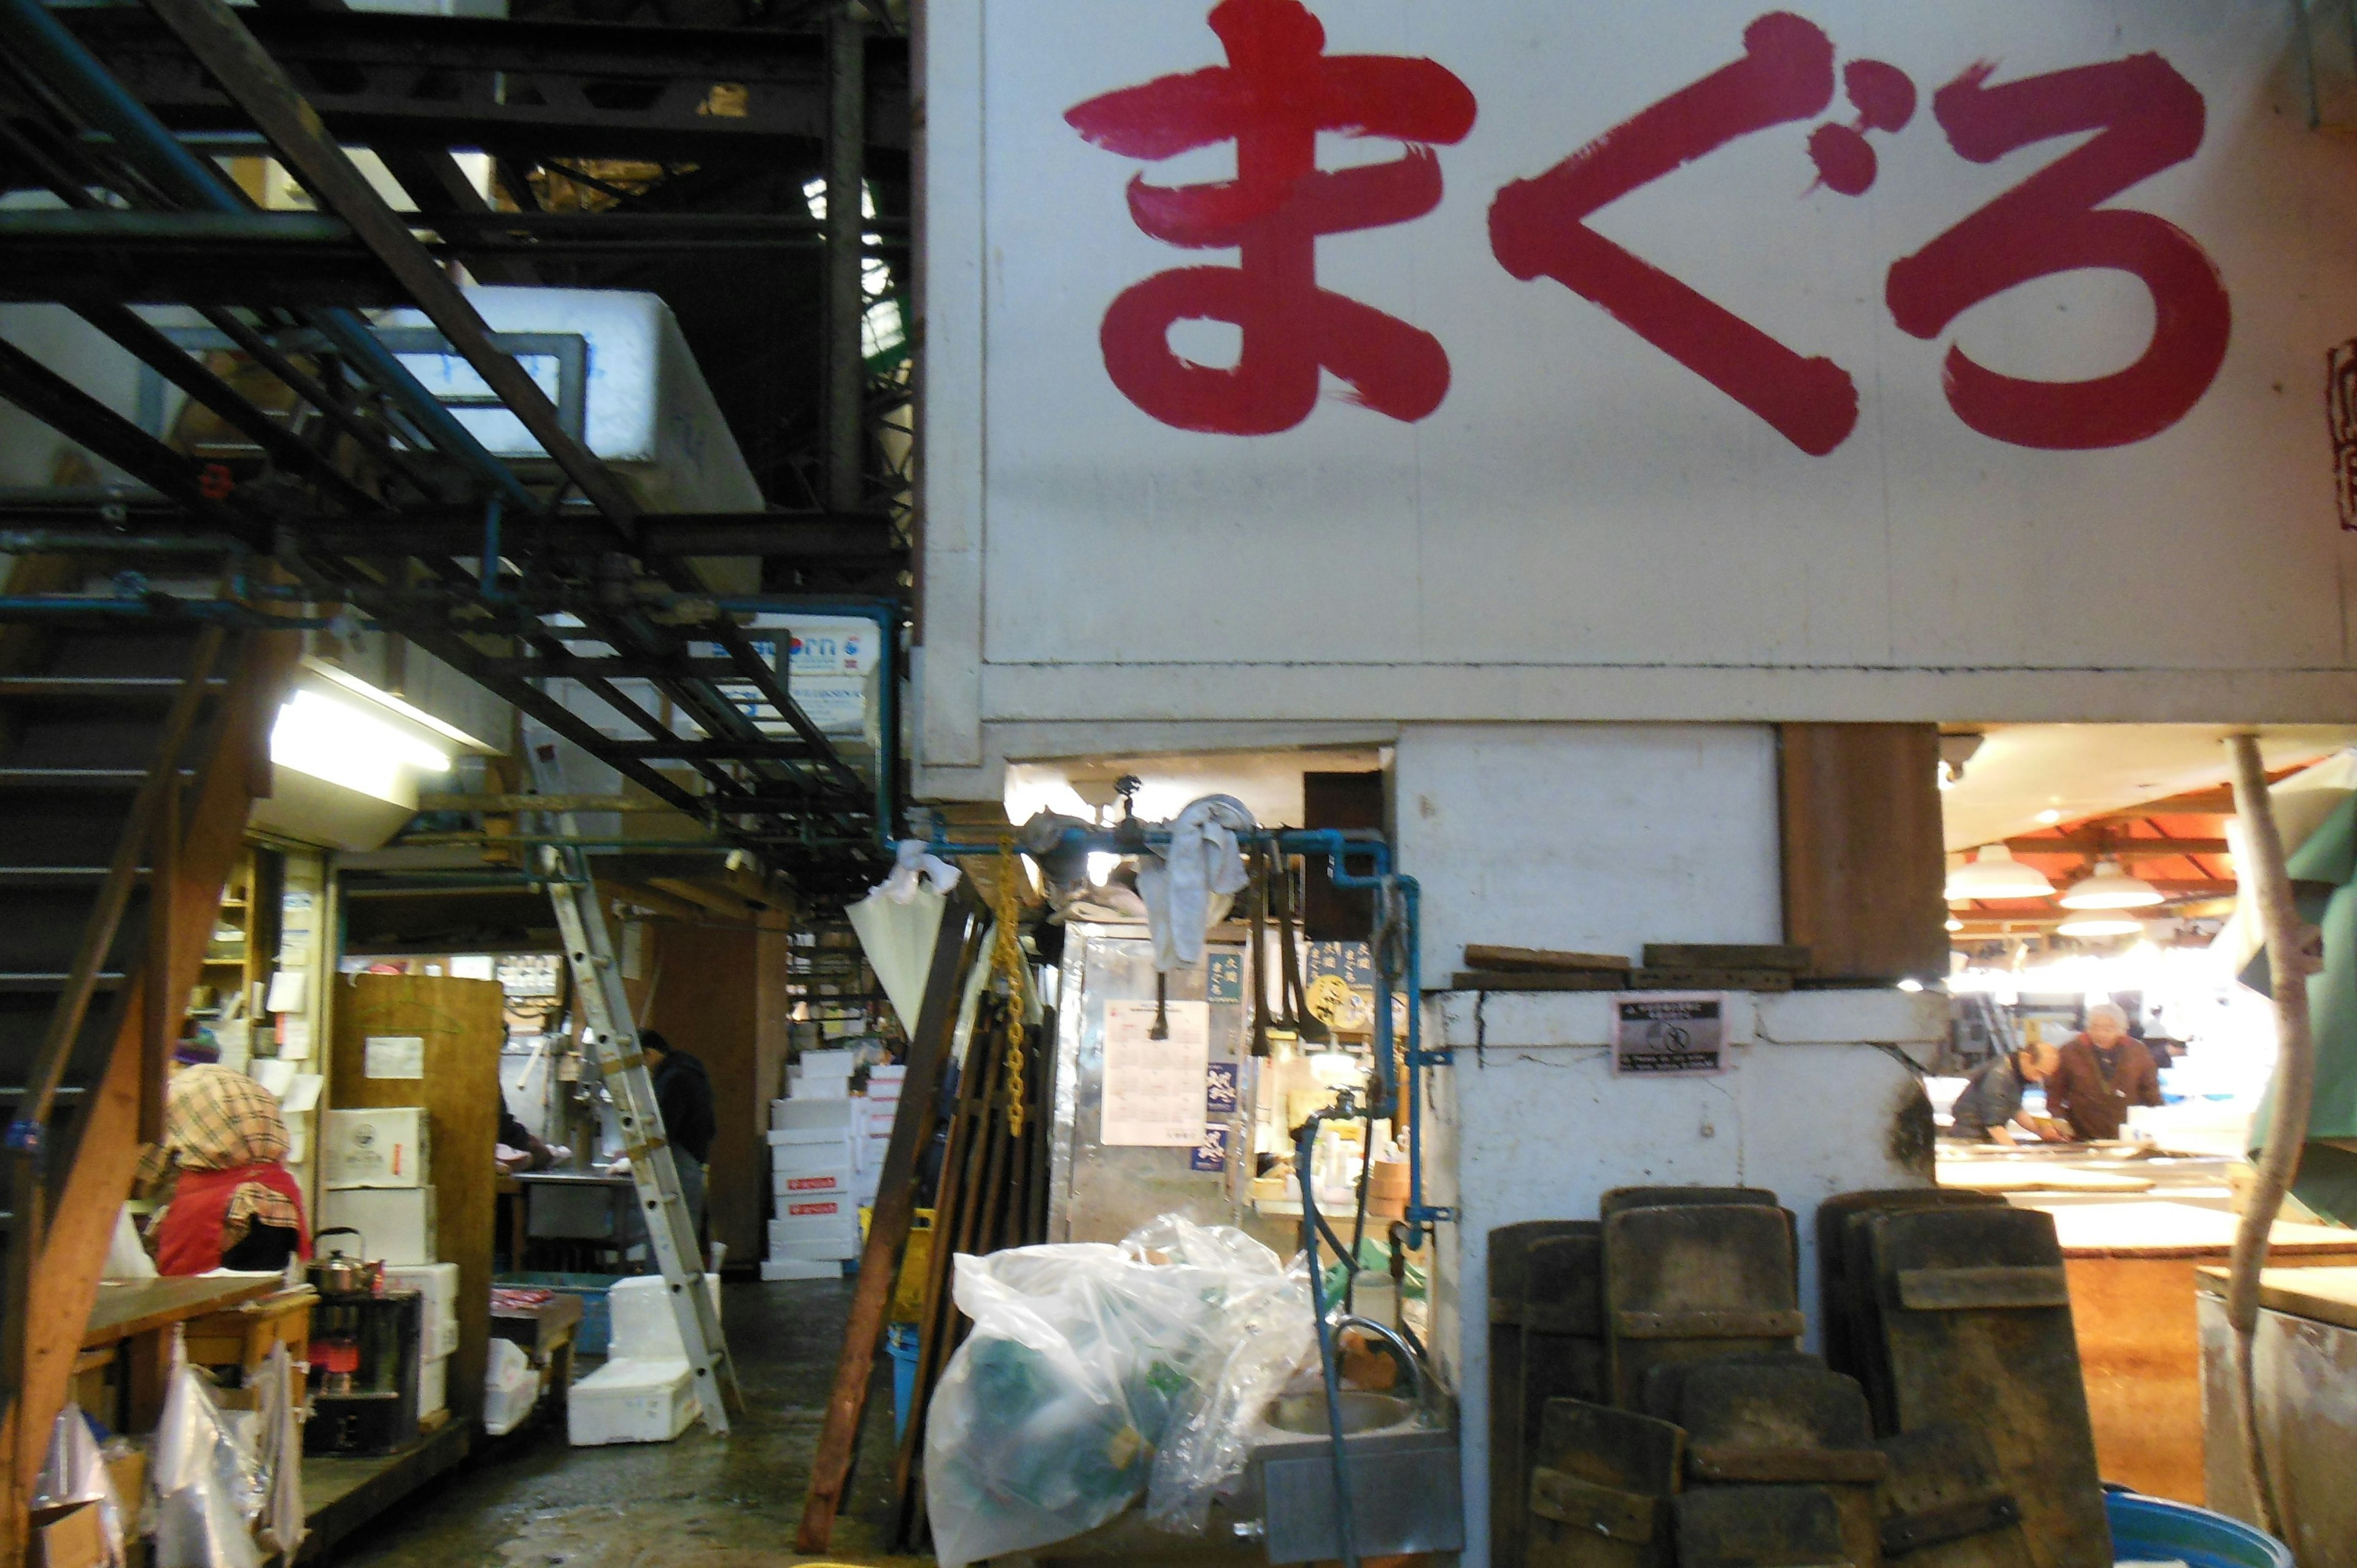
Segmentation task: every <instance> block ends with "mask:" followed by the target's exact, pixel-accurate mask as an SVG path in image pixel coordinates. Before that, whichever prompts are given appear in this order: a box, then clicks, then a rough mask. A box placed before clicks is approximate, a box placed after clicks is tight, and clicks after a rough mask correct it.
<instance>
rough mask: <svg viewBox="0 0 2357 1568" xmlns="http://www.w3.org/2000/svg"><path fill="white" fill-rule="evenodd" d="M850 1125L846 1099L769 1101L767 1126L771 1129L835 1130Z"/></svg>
mask: <svg viewBox="0 0 2357 1568" xmlns="http://www.w3.org/2000/svg"><path fill="white" fill-rule="evenodd" d="M850 1125H851V1101H849V1100H848V1099H837V1100H801V1099H796V1100H772V1101H770V1131H771V1132H773V1133H802V1132H826V1133H839V1132H841V1131H843V1129H845V1128H846V1127H848V1126H850Z"/></svg>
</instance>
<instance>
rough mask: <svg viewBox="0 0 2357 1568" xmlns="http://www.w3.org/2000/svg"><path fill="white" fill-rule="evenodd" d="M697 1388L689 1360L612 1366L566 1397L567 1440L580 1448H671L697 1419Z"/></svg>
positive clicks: (617, 1362)
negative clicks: (649, 1445) (646, 1445)
mask: <svg viewBox="0 0 2357 1568" xmlns="http://www.w3.org/2000/svg"><path fill="white" fill-rule="evenodd" d="M694 1386H695V1374H694V1372H693V1371H691V1370H690V1369H689V1368H688V1364H687V1363H686V1362H685V1361H682V1360H673V1359H662V1360H649V1361H639V1360H632V1359H628V1358H624V1359H619V1360H612V1361H608V1362H607V1363H606V1364H605V1365H604V1366H602V1367H600V1368H598V1369H597V1370H596V1371H594V1372H592V1373H590V1374H589V1375H588V1376H587V1377H586V1378H584V1379H582V1380H580V1381H579V1382H577V1383H576V1384H574V1385H573V1388H572V1390H571V1391H570V1392H569V1393H568V1394H567V1396H566V1400H565V1436H566V1438H567V1439H568V1440H569V1441H570V1442H571V1443H572V1444H573V1445H574V1446H575V1447H576V1448H594V1447H597V1446H598V1445H600V1444H607V1443H668V1442H670V1441H671V1440H672V1439H673V1438H674V1437H677V1436H678V1435H679V1434H681V1433H683V1432H684V1431H686V1430H687V1423H689V1422H691V1421H693V1420H694V1419H695V1393H694Z"/></svg>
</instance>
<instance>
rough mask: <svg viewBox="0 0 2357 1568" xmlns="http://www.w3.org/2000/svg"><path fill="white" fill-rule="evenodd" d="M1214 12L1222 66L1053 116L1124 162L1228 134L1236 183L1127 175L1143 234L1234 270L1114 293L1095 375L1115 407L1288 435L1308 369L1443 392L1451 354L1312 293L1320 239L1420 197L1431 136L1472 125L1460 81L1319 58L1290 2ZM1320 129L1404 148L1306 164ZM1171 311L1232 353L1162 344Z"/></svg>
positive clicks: (1401, 401) (1426, 192)
mask: <svg viewBox="0 0 2357 1568" xmlns="http://www.w3.org/2000/svg"><path fill="white" fill-rule="evenodd" d="M1211 30H1212V31H1213V32H1214V33H1216V34H1217V35H1218V36H1219V38H1220V41H1221V43H1222V44H1223V45H1224V46H1226V49H1227V56H1228V63H1227V64H1226V65H1224V66H1215V67H1212V68H1211V69H1209V70H1198V71H1193V72H1190V73H1189V74H1186V75H1180V76H1166V77H1161V78H1158V79H1157V80H1156V81H1149V82H1146V83H1144V84H1143V85H1141V86H1137V87H1129V88H1124V89H1122V90H1120V91H1115V92H1109V93H1106V94H1104V95H1103V97H1100V98H1092V99H1091V100H1089V101H1088V102H1085V103H1082V104H1080V105H1079V106H1077V107H1076V108H1074V109H1072V110H1071V112H1069V113H1067V114H1066V115H1065V116H1064V118H1065V120H1066V121H1067V122H1068V123H1069V124H1071V126H1072V127H1073V129H1075V130H1077V131H1079V132H1080V133H1081V134H1082V136H1084V137H1086V138H1087V139H1088V140H1089V141H1090V142H1091V143H1092V145H1096V146H1100V147H1103V148H1104V149H1105V150H1106V151H1108V152H1114V153H1119V154H1121V155H1123V156H1127V157H1136V158H1167V157H1172V156H1177V155H1179V154H1180V153H1184V152H1189V151H1191V150H1193V149H1195V148H1198V147H1204V146H1210V145H1215V144H1217V143H1221V142H1228V141H1232V142H1233V143H1235V145H1236V177H1235V178H1234V179H1233V180H1229V181H1221V182H1218V183H1213V184H1202V185H1189V186H1178V187H1169V186H1156V185H1148V184H1146V181H1145V179H1144V178H1143V177H1138V178H1135V179H1133V180H1131V182H1130V186H1129V210H1130V215H1131V216H1132V218H1134V219H1135V220H1136V223H1137V226H1138V227H1139V228H1140V229H1142V230H1144V231H1146V233H1148V234H1150V235H1152V236H1153V237H1154V238H1156V239H1157V240H1162V241H1166V242H1168V243H1170V244H1173V245H1181V246H1185V247H1188V248H1189V249H1196V250H1215V249H1226V248H1233V249H1234V250H1235V251H1236V252H1237V253H1238V255H1237V264H1236V265H1234V266H1232V267H1226V266H1204V267H1182V268H1179V269H1177V270H1175V271H1172V272H1167V273H1160V274H1156V275H1155V276H1153V277H1150V278H1147V279H1146V281H1145V282H1143V283H1140V284H1137V285H1134V286H1132V287H1130V288H1128V289H1126V290H1125V291H1124V292H1123V293H1122V294H1121V295H1119V296H1117V297H1116V298H1115V299H1114V302H1113V305H1112V306H1111V307H1110V308H1109V309H1108V310H1106V312H1105V316H1104V323H1103V328H1102V329H1101V332H1100V334H1099V338H1100V342H1101V345H1102V347H1103V351H1104V363H1105V370H1106V372H1107V373H1108V374H1110V375H1111V376H1112V378H1113V381H1114V385H1115V386H1117V387H1119V388H1120V389H1121V392H1122V393H1123V395H1124V396H1125V397H1127V398H1128V399H1129V401H1130V402H1132V403H1135V404H1136V405H1137V406H1138V407H1139V408H1140V409H1142V410H1144V411H1145V412H1146V413H1148V414H1150V415H1152V416H1153V417H1154V418H1156V419H1157V420H1160V421H1161V422H1162V423H1164V424H1171V425H1176V426H1178V427H1179V428H1180V429H1182V430H1200V431H1211V432H1216V433H1220V434H1224V435H1268V434H1272V433H1274V432H1276V431H1280V430H1289V429H1291V428H1292V427H1293V426H1295V425H1297V424H1300V423H1301V422H1302V421H1303V420H1304V419H1306V418H1308V416H1309V412H1310V410H1311V409H1312V408H1313V407H1314V406H1316V403H1317V400H1318V377H1319V372H1320V371H1333V372H1334V374H1335V375H1336V376H1338V377H1340V379H1341V380H1342V381H1344V382H1346V383H1348V384H1349V386H1350V387H1351V393H1352V396H1353V398H1354V400H1355V401H1356V402H1358V403H1362V404H1364V405H1365V406H1367V407H1369V408H1372V409H1373V410H1375V411H1376V412H1378V413H1386V414H1389V415H1391V416H1392V417H1393V418H1394V419H1400V420H1416V419H1422V418H1423V417H1424V416H1425V415H1426V414H1428V413H1431V412H1432V411H1433V410H1434V409H1436V408H1437V407H1439V406H1440V401H1441V399H1442V398H1443V397H1445V396H1446V395H1447V394H1448V354H1447V353H1446V352H1445V351H1443V349H1441V346H1440V343H1439V341H1438V340H1437V338H1434V337H1433V336H1432V335H1431V334H1430V333H1427V332H1425V331H1423V330H1421V329H1419V328H1415V327H1412V326H1410V325H1409V324H1408V323H1406V322H1405V321H1402V320H1400V319H1399V318H1398V317H1393V316H1388V315H1385V314H1384V313H1383V312H1382V311H1380V310H1377V309H1375V308H1373V307H1372V306H1368V305H1364V304H1361V303H1360V302H1359V301H1357V300H1353V299H1348V298H1345V297H1343V296H1342V295H1338V294H1334V293H1332V292H1330V291H1329V290H1327V289H1323V288H1320V287H1319V286H1318V267H1317V242H1318V236H1319V235H1322V234H1340V233H1347V232H1350V231H1353V230H1361V229H1372V228H1378V227H1381V226H1383V225H1385V224H1391V223H1402V222H1405V221H1407V220H1410V219H1413V218H1417V217H1421V216H1422V215H1424V214H1425V213H1426V212H1429V211H1431V210H1432V209H1433V208H1435V207H1436V206H1437V205H1438V204H1439V201H1440V188H1441V183H1440V163H1439V159H1438V156H1437V155H1436V154H1435V153H1434V152H1433V150H1432V149H1433V147H1434V146H1435V145H1448V144H1451V143H1455V142H1457V141H1459V140H1461V139H1462V138H1463V137H1464V135H1465V134H1466V133H1467V132H1468V131H1469V130H1471V129H1472V126H1473V115H1474V102H1473V95H1472V93H1471V92H1469V91H1467V89H1466V87H1465V84H1464V83H1463V82H1461V81H1458V80H1457V78H1456V77H1454V76H1452V75H1451V74H1449V72H1448V71H1447V70H1443V69H1442V68H1441V67H1440V66H1438V65H1437V64H1435V63H1434V62H1433V61H1431V60H1428V59H1408V58H1405V57H1395V56H1383V55H1328V54H1327V53H1326V52H1325V48H1326V32H1325V29H1324V28H1323V27H1320V26H1319V25H1318V19H1317V18H1316V17H1315V16H1311V15H1310V14H1309V12H1308V10H1306V9H1304V8H1303V7H1302V6H1301V5H1299V4H1297V0H1222V4H1221V5H1218V6H1217V7H1215V8H1214V9H1213V10H1212V12H1211ZM1321 131H1335V132H1341V133H1344V134H1350V135H1356V136H1377V137H1384V138H1390V139H1395V140H1398V141H1401V142H1405V143H1406V144H1408V145H1407V148H1406V150H1405V153H1404V154H1403V155H1402V156H1399V157H1397V158H1394V159H1392V160H1391V161H1389V162H1385V163H1379V164H1372V165H1364V166H1357V167H1351V168H1343V169H1321V168H1319V167H1318V166H1317V138H1318V133H1319V132H1321ZM1186 320H1204V321H1224V322H1229V323H1232V324H1233V325H1234V326H1235V327H1236V328H1238V330H1239V331H1240V333H1241V334H1242V338H1243V349H1242V352H1241V354H1240V355H1239V357H1238V359H1237V361H1236V363H1235V364H1234V365H1233V366H1232V367H1228V368H1221V367H1216V366H1211V365H1201V364H1197V363H1194V362H1192V361H1190V360H1186V359H1184V358H1182V357H1180V356H1179V354H1178V353H1176V352H1174V351H1173V350H1172V349H1171V347H1170V342H1169V333H1170V328H1171V327H1172V326H1173V325H1174V324H1175V323H1177V322H1179V321H1186Z"/></svg>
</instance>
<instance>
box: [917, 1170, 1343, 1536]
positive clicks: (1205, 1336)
mask: <svg viewBox="0 0 2357 1568" xmlns="http://www.w3.org/2000/svg"><path fill="white" fill-rule="evenodd" d="M953 1288H954V1292H955V1294H956V1297H957V1305H958V1306H959V1308H960V1309H961V1310H962V1311H963V1312H964V1313H965V1315H966V1316H968V1317H971V1318H972V1319H973V1320H974V1331H973V1333H972V1334H971V1335H970V1336H969V1337H967V1339H966V1341H965V1343H964V1344H963V1345H962V1346H960V1347H959V1348H958V1351H957V1354H956V1355H955V1356H953V1357H952V1358H951V1359H950V1364H949V1367H948V1369H946V1370H945V1371H944V1372H943V1374H942V1380H941V1384H940V1386H939V1387H938V1388H936V1389H935V1391H934V1392H933V1397H932V1404H931V1412H930V1415H929V1419H928V1424H927V1428H926V1435H925V1494H926V1503H927V1507H928V1510H929V1512H930V1515H931V1520H932V1528H933V1544H934V1550H935V1553H936V1555H937V1556H938V1557H939V1558H940V1560H941V1562H942V1565H943V1568H963V1565H964V1564H966V1563H975V1562H979V1561H981V1560H982V1559H984V1558H986V1557H996V1556H998V1555H1000V1554H1002V1553H1006V1552H1020V1551H1024V1550H1027V1549H1029V1548H1032V1547H1038V1546H1044V1545H1047V1544H1048V1543H1049V1542H1051V1541H1062V1540H1066V1539H1069V1538H1070V1537H1071V1536H1075V1535H1079V1534H1082V1533H1083V1532H1085V1531H1087V1530H1093V1529H1095V1528H1096V1527H1097V1526H1098V1525H1101V1524H1103V1523H1104V1522H1105V1521H1106V1520H1110V1519H1112V1518H1113V1517H1114V1515H1116V1514H1118V1513H1120V1512H1121V1511H1122V1509H1125V1508H1126V1507H1128V1506H1129V1505H1130V1504H1131V1503H1132V1502H1134V1501H1135V1500H1136V1498H1138V1497H1139V1496H1140V1495H1141V1494H1143V1493H1145V1492H1146V1490H1147V1488H1148V1486H1149V1483H1151V1484H1152V1485H1154V1486H1157V1487H1161V1488H1162V1490H1163V1494H1164V1498H1165V1508H1166V1510H1167V1511H1168V1513H1169V1514H1170V1516H1171V1517H1172V1518H1174V1519H1178V1520H1185V1519H1188V1518H1190V1517H1191V1518H1192V1519H1194V1520H1196V1523H1195V1524H1194V1526H1193V1528H1195V1529H1196V1530H1200V1528H1201V1525H1200V1520H1201V1516H1202V1515H1203V1513H1204V1512H1205V1511H1207V1510H1208V1509H1209V1507H1210V1502H1211V1494H1212V1492H1213V1491H1214V1489H1216V1487H1217V1486H1218V1485H1219V1484H1220V1483H1221V1482H1222V1481H1223V1480H1224V1479H1226V1478H1227V1477H1228V1476H1230V1475H1232V1474H1233V1473H1234V1471H1233V1468H1232V1467H1231V1468H1225V1469H1223V1468H1222V1466H1226V1465H1227V1464H1228V1460H1229V1458H1230V1456H1231V1450H1232V1449H1234V1450H1235V1453H1234V1455H1233V1459H1234V1465H1235V1466H1241V1464H1242V1457H1241V1448H1240V1444H1237V1443H1236V1441H1235V1436H1234V1434H1233V1432H1232V1430H1231V1428H1230V1423H1231V1420H1232V1416H1233V1415H1234V1413H1235V1412H1244V1413H1245V1414H1247V1415H1249V1414H1250V1413H1251V1412H1256V1411H1257V1410H1258V1408H1259V1402H1258V1400H1257V1399H1255V1398H1254V1394H1253V1390H1254V1388H1256V1387H1257V1386H1258V1381H1259V1380H1260V1378H1261V1377H1262V1375H1263V1368H1262V1365H1261V1363H1262V1362H1263V1360H1264V1359H1268V1358H1270V1357H1273V1356H1279V1355H1282V1353H1283V1352H1282V1349H1281V1348H1269V1349H1267V1350H1252V1349H1248V1348H1247V1347H1246V1346H1245V1345H1244V1343H1243V1342H1244V1340H1245V1339H1247V1338H1248V1337H1250V1336H1251V1334H1252V1333H1253V1332H1254V1330H1255V1326H1259V1327H1262V1328H1267V1327H1273V1326H1275V1324H1276V1323H1277V1322H1278V1321H1279V1320H1281V1319H1282V1318H1283V1317H1284V1316H1286V1312H1285V1309H1284V1307H1283V1306H1282V1305H1280V1298H1282V1297H1284V1296H1285V1295H1286V1294H1287V1292H1288V1291H1292V1292H1297V1303H1298V1305H1297V1316H1298V1317H1299V1319H1300V1325H1301V1329H1302V1332H1303V1333H1304V1334H1305V1335H1306V1334H1307V1333H1308V1326H1309V1309H1308V1287H1307V1285H1306V1283H1300V1282H1297V1281H1288V1278H1287V1276H1286V1273H1285V1271H1284V1270H1283V1268H1282V1267H1281V1266H1280V1265H1279V1263H1278V1262H1277V1260H1276V1255H1275V1253H1273V1252H1271V1251H1269V1250H1268V1249H1267V1248H1265V1247H1263V1246H1261V1245H1260V1244H1259V1243H1258V1242H1256V1241H1254V1240H1252V1239H1251V1238H1249V1237H1247V1236H1245V1235H1243V1233H1242V1232H1241V1231H1236V1230H1223V1229H1221V1228H1217V1227H1207V1226H1200V1225H1193V1224H1190V1223H1189V1222H1188V1221H1186V1220H1183V1219H1179V1218H1177V1217H1176V1216H1168V1215H1166V1216H1164V1217H1163V1218H1162V1219H1157V1220H1155V1221H1154V1222H1152V1223H1151V1224H1149V1225H1147V1226H1146V1227H1145V1228H1144V1229H1142V1230H1139V1231H1138V1232H1136V1233H1135V1235H1133V1236H1131V1237H1130V1238H1129V1239H1128V1240H1125V1241H1124V1242H1123V1244H1122V1245H1120V1246H1118V1247H1114V1246H1106V1245H1103V1244H1100V1243H1073V1244H1069V1245H1059V1246H1046V1247H1021V1248H1017V1249H1014V1250H1012V1251H1005V1252H995V1253H992V1254H990V1255H989V1256H987V1257H974V1256H971V1255H965V1254H961V1255H960V1256H959V1257H958V1259H957V1262H956V1270H955V1273H954V1276H953ZM1272 1337H1275V1336H1272ZM1291 1364H1292V1363H1291V1360H1290V1359H1288V1360H1287V1361H1286V1369H1287V1370H1288V1371H1289V1370H1290V1369H1291ZM1172 1433H1176V1434H1179V1438H1180V1440H1181V1441H1180V1444H1179V1455H1177V1456H1176V1457H1174V1458H1171V1459H1169V1460H1168V1461H1167V1462H1166V1460H1165V1457H1164V1455H1163V1452H1162V1450H1163V1444H1164V1442H1165V1439H1166V1436H1167V1435H1168V1434H1172ZM1178 1528H1182V1529H1183V1528H1186V1526H1184V1525H1183V1524H1182V1525H1180V1526H1179V1527H1178Z"/></svg>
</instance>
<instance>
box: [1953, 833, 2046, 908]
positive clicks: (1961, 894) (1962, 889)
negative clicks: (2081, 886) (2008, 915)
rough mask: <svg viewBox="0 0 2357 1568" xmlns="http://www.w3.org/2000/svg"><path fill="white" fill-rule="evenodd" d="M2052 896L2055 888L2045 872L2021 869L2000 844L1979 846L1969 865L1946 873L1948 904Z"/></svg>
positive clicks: (2009, 851)
mask: <svg viewBox="0 0 2357 1568" xmlns="http://www.w3.org/2000/svg"><path fill="white" fill-rule="evenodd" d="M2053 892H2054V884H2052V883H2051V882H2049V881H2047V880H2046V874H2045V873H2044V872H2042V871H2040V870H2039V869H2038V868H2037V867H2036V866H2034V865H2022V864H2021V862H2019V861H2018V860H2016V859H2014V858H2013V851H2011V850H2009V849H2007V848H2006V847H2005V845H2003V844H2001V843H1992V844H1984V845H1982V846H1981V849H1980V853H1979V854H1975V856H1974V857H1973V859H1972V861H1971V862H1970V863H1969V864H1967V865H1960V866H1958V867H1956V869H1955V870H1953V871H1952V872H1950V873H1948V890H1947V897H1948V902H1949V903H1951V904H1961V903H1964V902H1966V901H1967V900H1970V899H1975V898H2045V897H2051V896H2052V894H2053Z"/></svg>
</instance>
